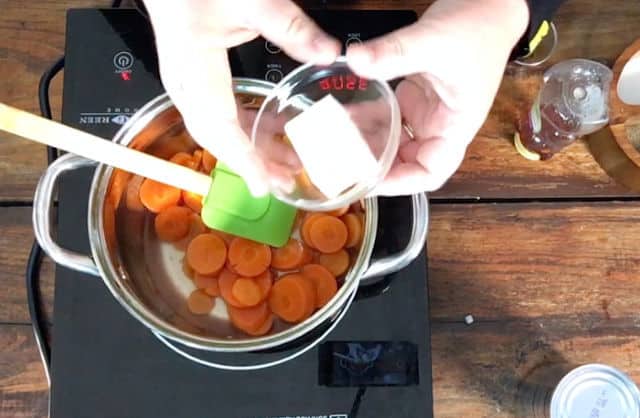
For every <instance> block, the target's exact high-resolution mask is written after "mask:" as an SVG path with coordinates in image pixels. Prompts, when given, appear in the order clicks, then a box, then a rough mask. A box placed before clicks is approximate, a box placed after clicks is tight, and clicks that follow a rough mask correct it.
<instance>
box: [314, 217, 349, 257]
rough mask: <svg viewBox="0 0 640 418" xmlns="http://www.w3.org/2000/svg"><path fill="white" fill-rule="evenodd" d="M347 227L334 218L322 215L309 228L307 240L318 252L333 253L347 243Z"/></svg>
mask: <svg viewBox="0 0 640 418" xmlns="http://www.w3.org/2000/svg"><path fill="white" fill-rule="evenodd" d="M347 236H348V231H347V227H346V225H345V224H344V222H342V221H341V220H340V219H338V218H336V217H335V216H329V215H323V216H321V217H319V218H318V219H316V220H315V221H314V222H313V224H312V225H311V227H310V228H309V239H310V240H311V243H312V244H313V246H314V247H315V248H317V249H318V251H320V252H323V253H335V252H336V251H338V250H340V249H341V248H342V247H344V245H345V244H346V243H347Z"/></svg>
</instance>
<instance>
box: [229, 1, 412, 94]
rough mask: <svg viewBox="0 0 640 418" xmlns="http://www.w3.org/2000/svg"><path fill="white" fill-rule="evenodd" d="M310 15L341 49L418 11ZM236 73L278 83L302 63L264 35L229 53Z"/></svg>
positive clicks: (319, 12) (383, 31) (398, 24)
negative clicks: (332, 37) (337, 42)
mask: <svg viewBox="0 0 640 418" xmlns="http://www.w3.org/2000/svg"><path fill="white" fill-rule="evenodd" d="M308 14H309V16H310V17H311V18H312V19H313V20H314V21H316V22H317V23H318V25H319V26H320V27H322V28H323V29H324V30H326V31H327V32H328V33H329V34H330V35H332V36H334V37H335V38H337V39H339V40H340V41H341V42H342V52H343V53H344V52H345V51H346V48H347V46H348V45H351V44H353V43H361V42H363V41H365V40H368V39H372V38H375V37H378V36H382V35H384V34H386V33H389V32H391V31H393V30H395V29H397V28H398V27H402V26H404V25H405V24H406V22H412V21H415V20H416V14H415V13H414V12H412V11H406V10H368V11H367V13H362V12H361V11H357V10H331V11H327V10H315V11H314V10H311V11H308ZM229 59H230V61H231V69H232V73H233V74H243V75H244V76H245V77H251V78H258V79H264V80H267V81H270V82H272V83H277V82H279V81H280V80H282V78H283V77H284V76H285V75H286V74H287V73H289V72H290V71H291V70H293V69H294V68H295V67H297V66H299V65H300V63H298V62H296V61H294V60H293V59H291V58H290V57H288V56H287V55H286V54H285V52H284V51H282V50H281V49H280V48H279V47H278V46H277V45H274V44H273V43H271V42H269V41H268V40H266V39H264V38H257V39H255V40H253V41H251V42H249V43H246V44H244V45H241V46H240V47H238V48H234V49H233V50H232V51H231V52H230V54H229Z"/></svg>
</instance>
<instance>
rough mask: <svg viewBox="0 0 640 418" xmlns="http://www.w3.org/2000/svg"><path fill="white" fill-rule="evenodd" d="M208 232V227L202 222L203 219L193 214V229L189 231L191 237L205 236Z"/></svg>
mask: <svg viewBox="0 0 640 418" xmlns="http://www.w3.org/2000/svg"><path fill="white" fill-rule="evenodd" d="M205 232H207V226H206V225H205V224H204V222H203V221H202V217H201V216H200V215H199V214H197V213H192V214H191V229H190V230H189V235H193V236H194V237H196V236H198V235H200V234H204V233H205Z"/></svg>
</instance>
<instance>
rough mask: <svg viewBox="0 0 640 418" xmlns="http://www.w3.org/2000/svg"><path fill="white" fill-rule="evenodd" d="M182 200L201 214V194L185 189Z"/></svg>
mask: <svg viewBox="0 0 640 418" xmlns="http://www.w3.org/2000/svg"><path fill="white" fill-rule="evenodd" d="M182 201H183V202H184V204H185V205H187V206H189V207H190V208H191V210H193V211H194V212H195V213H197V214H200V211H202V196H200V195H199V194H196V193H193V192H189V191H187V190H183V191H182Z"/></svg>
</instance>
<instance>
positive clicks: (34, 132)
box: [0, 103, 211, 196]
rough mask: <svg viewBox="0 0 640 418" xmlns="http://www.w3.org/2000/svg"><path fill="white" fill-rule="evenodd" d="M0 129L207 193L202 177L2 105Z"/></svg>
mask: <svg viewBox="0 0 640 418" xmlns="http://www.w3.org/2000/svg"><path fill="white" fill-rule="evenodd" d="M0 129H1V130H3V131H6V132H9V133H12V134H15V135H18V136H21V137H23V138H25V139H29V140H31V141H35V142H39V143H41V144H45V145H49V146H51V147H55V148H59V149H61V150H64V151H67V152H70V153H73V154H77V155H80V156H82V157H85V158H88V159H90V160H94V161H98V162H100V163H103V164H107V165H110V166H113V167H117V168H120V169H122V170H125V171H128V172H130V173H134V174H138V175H140V176H142V177H146V178H150V179H153V180H156V181H158V182H161V183H165V184H168V185H170V186H174V187H177V188H179V189H184V190H188V191H191V192H193V193H197V194H199V195H202V196H206V195H207V194H208V193H209V187H210V185H211V178H210V177H209V176H207V175H205V174H202V173H199V172H197V171H194V170H191V169H189V168H186V167H183V166H181V165H178V164H174V163H172V162H169V161H165V160H163V159H160V158H157V157H154V156H152V155H149V154H145V153H143V152H140V151H136V150H134V149H131V148H127V147H125V146H122V145H118V144H116V143H114V142H111V141H108V140H104V139H102V138H100V137H98V136H95V135H91V134H89V133H86V132H83V131H80V130H78V129H74V128H71V127H69V126H66V125H63V124H61V123H58V122H54V121H51V120H49V119H45V118H42V117H40V116H36V115H34V114H32V113H29V112H25V111H23V110H20V109H16V108H14V107H11V106H8V105H5V104H2V103H0Z"/></svg>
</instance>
